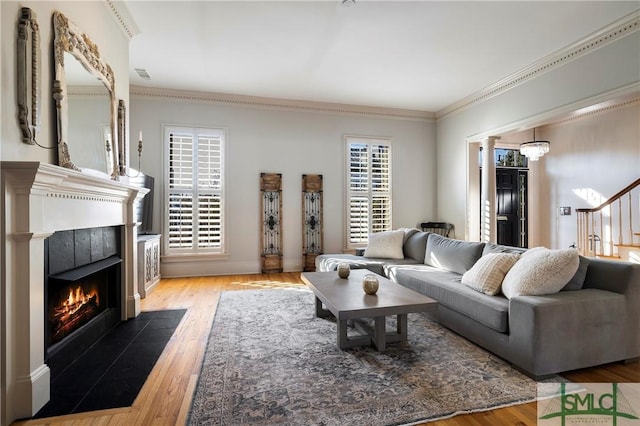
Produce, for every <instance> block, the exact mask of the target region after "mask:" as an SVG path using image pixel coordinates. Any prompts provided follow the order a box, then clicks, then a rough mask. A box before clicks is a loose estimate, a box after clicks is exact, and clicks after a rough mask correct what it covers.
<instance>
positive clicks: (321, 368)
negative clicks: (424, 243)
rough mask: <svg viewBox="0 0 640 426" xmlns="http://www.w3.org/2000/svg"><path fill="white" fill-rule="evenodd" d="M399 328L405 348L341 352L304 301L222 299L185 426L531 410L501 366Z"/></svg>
mask: <svg viewBox="0 0 640 426" xmlns="http://www.w3.org/2000/svg"><path fill="white" fill-rule="evenodd" d="M408 321H409V327H408V330H409V341H408V342H405V343H399V344H391V345H388V346H387V350H386V351H385V352H383V353H378V352H376V351H375V350H374V349H373V348H358V349H348V350H345V351H342V350H340V349H339V348H338V347H337V346H336V328H337V327H336V323H335V321H330V320H326V319H320V318H316V317H315V310H314V297H313V293H311V292H310V291H308V290H302V289H301V290H255V291H254V290H243V291H230V292H225V293H223V294H222V296H221V298H220V302H219V304H218V310H217V312H216V316H215V319H214V323H213V326H212V329H211V334H210V336H209V342H208V344H207V349H206V353H205V357H204V360H203V365H202V370H201V372H200V378H199V381H198V385H197V387H196V392H195V395H194V399H193V402H192V406H191V412H190V415H189V421H188V424H191V425H202V424H207V425H209V424H222V425H238V424H261V425H276V424H287V425H345V424H366V425H398V424H408V423H415V422H419V421H428V420H435V419H439V418H443V417H451V416H453V415H456V414H461V413H465V412H472V411H483V410H489V409H492V408H497V407H501V406H507V405H514V404H519V403H525V402H530V401H533V400H535V397H536V382H535V381H533V380H531V379H529V378H528V377H526V376H524V375H523V374H521V373H519V372H518V371H516V370H514V369H513V368H511V367H510V366H509V365H508V364H506V363H505V362H504V361H502V360H501V359H499V358H497V357H495V356H493V355H491V354H490V353H488V352H486V351H484V350H483V349H480V348H479V347H477V346H475V345H474V344H472V343H470V342H468V341H467V340H466V339H464V338H462V337H460V336H458V335H456V334H455V333H453V332H451V331H449V330H447V329H445V328H444V327H442V326H440V325H438V324H437V323H436V322H434V321H432V320H430V319H429V318H428V317H427V316H426V315H424V314H409V320H408ZM389 325H391V324H389Z"/></svg>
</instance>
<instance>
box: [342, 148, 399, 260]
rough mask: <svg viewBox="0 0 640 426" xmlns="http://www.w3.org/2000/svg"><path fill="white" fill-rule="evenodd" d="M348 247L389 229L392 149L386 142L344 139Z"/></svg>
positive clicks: (362, 242) (364, 241)
mask: <svg viewBox="0 0 640 426" xmlns="http://www.w3.org/2000/svg"><path fill="white" fill-rule="evenodd" d="M346 141H347V174H348V176H347V181H348V193H349V196H348V198H349V200H348V212H347V215H348V225H347V228H348V246H349V247H356V246H362V245H366V243H367V241H368V236H369V233H372V232H382V231H387V230H390V229H391V145H390V141H389V140H388V139H369V138H358V137H347V138H346Z"/></svg>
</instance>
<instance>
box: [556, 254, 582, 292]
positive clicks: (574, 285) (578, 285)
mask: <svg viewBox="0 0 640 426" xmlns="http://www.w3.org/2000/svg"><path fill="white" fill-rule="evenodd" d="M588 268H589V259H588V258H586V257H584V256H580V263H579V264H578V270H577V271H576V273H575V275H574V276H573V278H571V279H570V280H569V282H568V283H567V285H565V286H564V287H562V290H560V291H569V290H581V289H582V286H583V285H584V279H585V278H586V276H587V269H588Z"/></svg>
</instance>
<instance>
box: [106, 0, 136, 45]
mask: <svg viewBox="0 0 640 426" xmlns="http://www.w3.org/2000/svg"><path fill="white" fill-rule="evenodd" d="M104 5H105V6H106V8H107V9H109V11H111V14H112V16H113V19H114V20H115V21H116V23H117V24H118V25H119V26H120V29H121V30H122V32H123V33H124V35H126V36H127V37H128V38H129V40H131V39H132V38H133V36H135V35H138V34H140V28H138V25H136V21H135V19H133V16H132V15H131V12H129V9H127V6H126V4H125V3H124V2H123V1H116V0H104Z"/></svg>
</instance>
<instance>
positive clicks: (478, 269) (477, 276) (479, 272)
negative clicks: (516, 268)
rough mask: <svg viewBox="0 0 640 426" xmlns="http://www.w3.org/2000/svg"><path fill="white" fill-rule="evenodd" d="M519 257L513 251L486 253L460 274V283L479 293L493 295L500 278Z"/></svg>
mask: <svg viewBox="0 0 640 426" xmlns="http://www.w3.org/2000/svg"><path fill="white" fill-rule="evenodd" d="M519 257H520V255H519V254H514V253H489V254H486V255H484V256H482V257H481V258H480V259H478V261H477V262H476V264H475V265H473V267H472V268H471V269H469V270H468V271H467V272H465V273H464V275H462V284H464V285H466V286H467V287H470V288H472V289H474V290H477V291H479V292H481V293H484V294H488V295H489V296H494V295H496V294H498V293H499V292H500V286H501V285H502V280H503V279H504V277H505V275H507V272H509V270H510V269H511V267H512V266H513V265H515V263H516V262H517V261H518V258H519Z"/></svg>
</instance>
